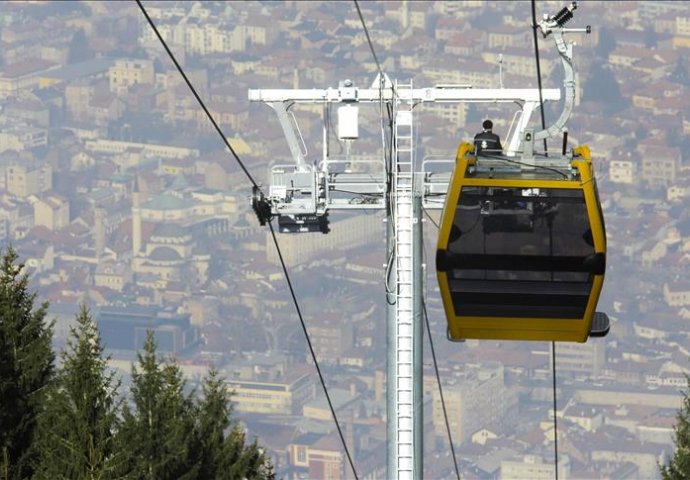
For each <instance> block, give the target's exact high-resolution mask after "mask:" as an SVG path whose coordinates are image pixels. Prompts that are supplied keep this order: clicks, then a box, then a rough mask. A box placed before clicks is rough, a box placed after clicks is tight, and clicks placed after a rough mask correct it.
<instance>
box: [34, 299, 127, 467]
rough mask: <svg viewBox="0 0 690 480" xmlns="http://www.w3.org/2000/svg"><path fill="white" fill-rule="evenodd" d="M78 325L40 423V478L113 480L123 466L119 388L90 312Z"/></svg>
mask: <svg viewBox="0 0 690 480" xmlns="http://www.w3.org/2000/svg"><path fill="white" fill-rule="evenodd" d="M76 320H77V325H76V328H72V329H71V338H70V339H69V340H68V343H67V350H66V351H64V352H63V353H62V360H63V361H62V366H61V367H60V368H59V370H58V372H57V375H56V378H55V381H54V382H53V383H52V385H51V386H50V388H49V389H48V394H47V396H46V403H45V410H44V412H43V414H42V415H41V416H40V417H39V424H38V425H39V428H38V438H37V442H36V449H37V452H38V461H37V464H36V478H45V479H54V478H89V479H96V478H111V477H113V472H114V470H115V466H116V465H117V463H118V462H119V457H120V455H119V453H118V452H117V450H116V448H115V444H114V431H115V430H116V428H117V424H118V419H117V412H118V409H119V406H120V402H118V400H117V388H118V386H119V382H118V381H116V380H115V376H114V375H115V374H114V373H113V372H109V371H108V368H107V359H106V358H103V346H102V344H101V339H100V336H99V334H98V329H97V328H96V325H95V323H94V322H93V320H92V318H91V314H90V312H89V310H88V309H87V308H86V306H83V305H82V307H81V310H80V312H79V314H78V315H77V319H76Z"/></svg>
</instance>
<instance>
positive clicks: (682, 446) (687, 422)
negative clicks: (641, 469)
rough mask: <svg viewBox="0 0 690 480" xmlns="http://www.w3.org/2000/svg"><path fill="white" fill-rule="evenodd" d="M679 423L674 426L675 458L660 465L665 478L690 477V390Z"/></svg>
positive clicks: (684, 398) (681, 410) (689, 380)
mask: <svg viewBox="0 0 690 480" xmlns="http://www.w3.org/2000/svg"><path fill="white" fill-rule="evenodd" d="M685 378H686V379H687V380H688V387H689V388H690V377H688V376H687V375H686V376H685ZM676 419H677V423H676V426H675V427H674V428H673V430H674V435H673V443H675V445H676V451H675V453H674V454H673V458H671V461H670V462H669V463H668V464H667V465H661V466H660V467H659V469H660V471H661V478H663V479H664V480H687V479H688V478H690V391H685V392H684V393H683V405H681V407H680V410H679V411H678V415H677V416H676Z"/></svg>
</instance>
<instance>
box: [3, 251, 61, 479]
mask: <svg viewBox="0 0 690 480" xmlns="http://www.w3.org/2000/svg"><path fill="white" fill-rule="evenodd" d="M17 259H18V256H17V253H16V252H15V251H14V250H13V249H12V248H11V247H9V248H8V249H7V250H6V251H5V253H4V255H3V257H2V259H1V260H0V398H2V408H0V476H2V477H3V478H27V477H30V476H31V475H32V473H33V471H32V467H31V465H32V459H31V457H32V455H33V451H32V444H33V440H34V436H35V432H36V423H37V421H36V418H37V415H38V413H39V411H40V409H41V405H42V404H43V397H44V394H45V386H46V385H47V384H48V382H49V380H50V378H51V375H52V373H53V360H54V355H53V352H52V350H51V340H52V324H50V323H48V322H46V318H45V317H46V310H47V308H48V305H47V303H44V304H42V305H41V306H40V307H39V308H37V309H36V310H34V301H35V299H36V294H34V293H31V292H29V288H28V278H27V276H26V275H23V274H22V273H21V271H22V268H23V265H21V264H19V265H17Z"/></svg>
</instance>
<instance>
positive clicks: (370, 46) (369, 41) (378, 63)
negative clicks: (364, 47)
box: [354, 0, 384, 82]
mask: <svg viewBox="0 0 690 480" xmlns="http://www.w3.org/2000/svg"><path fill="white" fill-rule="evenodd" d="M354 2H355V8H356V9H357V15H359V21H360V22H362V28H363V29H364V35H366V37H367V43H368V44H369V50H371V54H372V55H373V56H374V62H376V68H377V69H378V71H379V75H381V81H382V82H383V79H384V77H383V70H382V69H381V63H380V62H379V57H377V56H376V51H375V50H374V44H373V43H371V37H370V36H369V29H368V28H367V24H366V23H365V22H364V17H363V16H362V11H361V10H360V9H359V2H358V1H357V0H354Z"/></svg>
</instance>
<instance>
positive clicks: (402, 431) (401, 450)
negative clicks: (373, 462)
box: [389, 82, 421, 479]
mask: <svg viewBox="0 0 690 480" xmlns="http://www.w3.org/2000/svg"><path fill="white" fill-rule="evenodd" d="M395 91H396V95H397V101H396V106H397V108H396V111H395V130H394V134H395V136H394V139H395V141H394V151H393V159H394V162H393V168H394V172H393V186H394V190H393V194H394V199H395V201H394V208H395V210H394V212H395V214H394V215H395V216H394V232H395V248H396V250H395V253H396V255H395V256H396V269H397V277H396V295H397V309H396V334H395V343H396V350H397V355H396V378H395V388H396V393H397V394H396V412H395V418H394V421H395V422H396V437H397V438H396V439H395V442H396V449H397V459H398V461H397V466H396V470H397V471H396V478H398V479H412V478H414V471H415V463H416V462H419V461H420V460H421V459H415V449H414V438H415V432H414V428H415V425H414V421H413V420H414V419H413V408H414V398H415V395H414V393H415V392H414V378H413V318H414V312H413V308H414V305H413V293H414V292H413V259H412V256H413V231H412V230H413V222H414V213H413V205H412V201H413V194H414V192H413V185H414V183H413V182H414V178H413V170H414V168H413V159H414V150H413V148H414V145H413V117H412V106H413V104H412V102H413V97H412V93H413V89H412V83H411V82H410V83H409V84H401V83H397V82H396V86H395ZM389 421H390V419H389Z"/></svg>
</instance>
